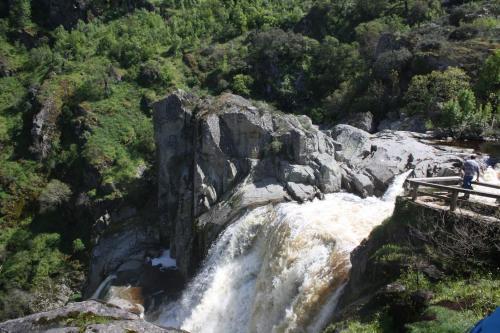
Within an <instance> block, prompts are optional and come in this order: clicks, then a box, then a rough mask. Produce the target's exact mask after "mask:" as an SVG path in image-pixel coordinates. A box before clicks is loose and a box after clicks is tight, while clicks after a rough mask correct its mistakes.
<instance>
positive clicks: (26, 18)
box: [9, 0, 31, 29]
mask: <svg viewBox="0 0 500 333" xmlns="http://www.w3.org/2000/svg"><path fill="white" fill-rule="evenodd" d="M9 19H10V24H11V25H12V26H13V27H15V28H18V29H23V28H26V27H27V26H29V25H30V24H31V0H12V1H11V2H10V10H9Z"/></svg>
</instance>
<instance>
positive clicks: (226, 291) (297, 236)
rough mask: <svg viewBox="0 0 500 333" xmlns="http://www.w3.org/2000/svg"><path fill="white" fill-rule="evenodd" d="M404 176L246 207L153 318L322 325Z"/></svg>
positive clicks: (229, 332)
mask: <svg viewBox="0 0 500 333" xmlns="http://www.w3.org/2000/svg"><path fill="white" fill-rule="evenodd" d="M407 175H408V173H405V174H403V175H400V176H398V177H396V179H395V181H394V184H393V185H391V186H390V188H389V189H388V190H387V193H386V194H385V195H384V196H383V197H382V198H374V197H371V198H366V199H361V198H359V197H357V196H355V195H352V194H348V193H335V194H330V195H327V196H326V198H325V200H315V201H313V202H309V203H305V204H302V205H300V204H297V203H284V204H280V205H277V206H274V207H273V206H271V205H269V206H265V207H260V208H256V209H254V210H252V211H250V212H248V213H247V214H246V215H244V216H243V217H241V218H240V219H239V220H238V221H236V222H235V223H233V224H232V225H231V226H229V227H228V228H227V229H226V230H225V231H224V232H223V233H222V234H221V235H220V237H219V238H218V240H217V242H215V244H214V245H213V246H212V248H211V249H210V251H209V253H208V256H207V259H206V261H205V262H204V264H203V267H202V269H201V271H200V273H199V274H198V275H197V276H196V277H195V278H194V279H193V281H192V282H191V283H190V284H189V285H188V287H187V288H186V290H185V292H184V294H183V295H182V297H181V298H180V300H179V301H177V302H173V303H170V304H167V305H165V306H164V307H163V309H162V311H161V314H160V316H159V319H158V322H159V323H160V324H161V325H164V326H170V327H178V328H182V329H185V330H187V331H189V332H192V333H198V332H202V333H211V332H214V333H215V332H217V333H247V332H252V333H253V332H259V333H262V332H312V333H316V332H318V331H321V329H322V328H323V327H324V326H325V325H326V324H327V322H328V319H329V318H330V316H331V314H332V312H333V310H334V309H335V306H336V304H337V300H338V298H339V296H340V294H341V290H342V287H343V284H344V282H345V281H346V278H347V274H348V271H349V268H350V261H349V254H350V252H351V251H352V250H353V249H354V248H355V247H356V246H357V245H359V243H360V242H361V240H363V238H365V237H367V236H368V234H369V233H370V232H371V230H372V229H373V228H374V227H375V226H377V225H379V224H380V223H382V221H384V220H385V219H386V218H388V217H389V216H391V214H392V212H393V210H394V202H395V198H396V196H397V195H398V194H399V193H400V192H401V191H402V185H403V182H404V179H405V178H406V176H407Z"/></svg>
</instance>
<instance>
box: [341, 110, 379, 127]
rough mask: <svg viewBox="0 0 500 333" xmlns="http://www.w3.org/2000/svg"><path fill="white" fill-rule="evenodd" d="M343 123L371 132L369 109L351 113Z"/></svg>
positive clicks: (372, 125) (372, 124)
mask: <svg viewBox="0 0 500 333" xmlns="http://www.w3.org/2000/svg"><path fill="white" fill-rule="evenodd" d="M343 123H346V124H348V125H351V126H353V127H356V128H359V129H362V130H363V131H366V132H371V131H373V129H374V128H373V127H374V123H373V114H372V113H371V112H370V111H367V112H360V113H354V114H351V115H349V117H347V119H345V120H344V121H343Z"/></svg>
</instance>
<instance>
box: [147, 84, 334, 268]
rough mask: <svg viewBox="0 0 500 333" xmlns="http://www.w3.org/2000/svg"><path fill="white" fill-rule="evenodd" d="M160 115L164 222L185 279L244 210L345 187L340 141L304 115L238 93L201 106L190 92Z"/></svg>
mask: <svg viewBox="0 0 500 333" xmlns="http://www.w3.org/2000/svg"><path fill="white" fill-rule="evenodd" d="M154 110H155V112H154V122H155V135H156V143H157V149H158V168H159V179H158V181H159V193H158V195H159V208H160V220H161V222H162V223H163V225H164V228H163V230H164V234H165V236H168V237H169V240H170V247H171V253H172V254H173V255H175V256H176V258H177V264H178V267H179V268H180V270H181V271H182V272H183V273H184V274H186V275H189V274H190V273H192V272H193V269H194V268H195V267H196V263H197V262H198V261H199V260H200V259H201V256H200V255H202V254H203V253H204V251H205V250H206V248H207V246H208V245H209V244H210V243H211V242H212V241H213V240H214V237H216V235H217V234H218V232H219V231H220V230H222V229H223V227H224V226H225V225H226V224H227V223H229V222H231V221H232V220H234V218H235V217H237V216H238V215H239V214H241V213H242V212H243V211H244V210H245V209H247V208H251V207H255V206H258V205H264V204H267V203H270V202H281V201H284V200H292V199H295V200H299V201H303V200H308V199H311V198H313V197H314V196H316V195H319V194H320V193H322V192H335V191H339V190H340V188H341V180H342V173H343V171H342V168H340V165H339V164H338V163H337V161H336V160H335V158H334V152H335V148H334V141H333V139H332V138H331V137H329V136H328V135H327V134H325V133H323V132H322V131H320V130H319V129H318V128H317V127H315V126H313V125H312V123H311V121H310V119H309V118H307V117H305V116H299V117H297V116H292V115H286V114H282V113H279V112H271V110H269V109H267V107H257V106H255V105H253V104H252V103H250V102H249V101H247V100H245V99H244V98H242V97H239V96H236V95H231V94H224V95H222V96H220V97H219V98H216V99H204V100H198V99H196V98H195V97H193V96H190V95H187V94H185V93H183V92H177V93H175V94H172V95H170V96H169V97H167V98H166V99H164V100H162V101H159V102H157V103H156V104H154Z"/></svg>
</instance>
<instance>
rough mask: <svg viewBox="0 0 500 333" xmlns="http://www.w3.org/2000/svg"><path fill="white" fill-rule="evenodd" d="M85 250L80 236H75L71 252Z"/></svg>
mask: <svg viewBox="0 0 500 333" xmlns="http://www.w3.org/2000/svg"><path fill="white" fill-rule="evenodd" d="M83 251H85V244H83V241H82V240H81V239H80V238H77V239H75V240H74V241H73V252H74V253H79V252H83Z"/></svg>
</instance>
